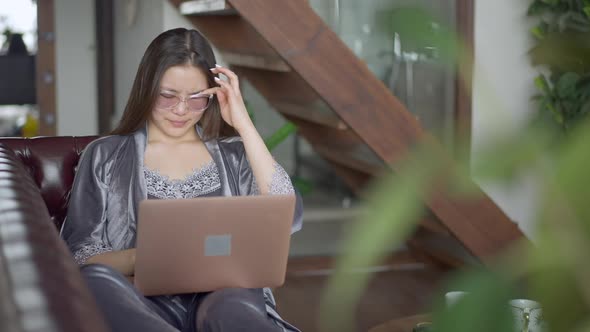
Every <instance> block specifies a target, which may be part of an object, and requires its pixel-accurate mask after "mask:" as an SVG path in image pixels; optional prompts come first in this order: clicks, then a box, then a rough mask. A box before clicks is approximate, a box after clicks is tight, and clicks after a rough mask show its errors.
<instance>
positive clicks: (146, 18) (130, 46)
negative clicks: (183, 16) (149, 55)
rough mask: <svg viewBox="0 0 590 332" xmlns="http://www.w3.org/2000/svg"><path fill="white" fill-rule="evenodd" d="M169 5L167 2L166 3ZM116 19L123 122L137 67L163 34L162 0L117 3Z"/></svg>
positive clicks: (118, 87)
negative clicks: (149, 48)
mask: <svg viewBox="0 0 590 332" xmlns="http://www.w3.org/2000/svg"><path fill="white" fill-rule="evenodd" d="M166 2H167V1H166ZM114 5H115V7H114V16H115V17H114V19H115V27H114V33H115V61H114V62H115V116H114V117H113V126H114V125H116V124H117V123H118V122H119V119H120V117H121V115H122V114H123V110H124V109H125V104H126V103H127V99H128V98H129V92H130V91H131V86H132V85H133V80H134V79H135V74H136V73H137V67H138V66H139V63H140V61H141V57H142V56H143V53H144V52H145V50H146V49H147V47H148V45H149V43H150V42H151V41H152V40H153V39H154V38H155V37H156V36H157V35H158V34H160V33H161V32H162V31H164V30H163V24H164V23H163V22H164V18H163V8H162V0H117V1H115V2H114Z"/></svg>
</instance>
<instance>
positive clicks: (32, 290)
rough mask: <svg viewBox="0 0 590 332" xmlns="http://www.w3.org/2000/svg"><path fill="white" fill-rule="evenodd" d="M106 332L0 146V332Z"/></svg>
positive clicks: (25, 179) (26, 183)
mask: <svg viewBox="0 0 590 332" xmlns="http://www.w3.org/2000/svg"><path fill="white" fill-rule="evenodd" d="M107 330H108V329H107V327H106V324H105V321H104V318H103V317H102V315H101V314H100V312H99V310H98V307H97V305H96V303H95V301H94V299H93V298H92V295H91V293H90V291H89V289H88V288H87V286H86V283H85V282H84V280H83V279H82V276H81V274H80V272H79V269H78V266H77V265H76V264H75V262H74V260H73V258H72V256H71V254H70V253H69V251H68V249H67V247H66V245H65V243H64V242H63V241H62V240H61V239H60V238H59V234H58V232H57V230H56V228H55V225H54V224H53V223H52V222H51V220H50V217H49V213H48V210H47V207H46V205H45V203H44V201H43V199H42V197H41V194H40V192H39V188H38V187H37V186H36V185H35V183H34V181H33V179H32V178H31V176H30V174H29V173H28V172H27V171H26V170H25V168H24V166H23V165H22V163H21V162H20V161H19V160H18V158H17V157H16V155H15V153H14V152H13V151H12V150H11V149H10V148H8V147H7V146H5V145H3V144H0V331H19V332H20V331H67V332H70V331H71V332H74V331H76V332H78V331H93V332H106V331H107Z"/></svg>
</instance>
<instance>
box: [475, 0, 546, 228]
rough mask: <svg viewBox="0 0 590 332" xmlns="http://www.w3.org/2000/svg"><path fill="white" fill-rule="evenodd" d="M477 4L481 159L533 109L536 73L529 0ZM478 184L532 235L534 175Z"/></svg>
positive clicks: (477, 125) (487, 0) (477, 146)
mask: <svg viewBox="0 0 590 332" xmlns="http://www.w3.org/2000/svg"><path fill="white" fill-rule="evenodd" d="M475 4H476V8H475V55H476V65H475V79H474V86H473V131H472V152H473V158H474V160H477V158H478V153H479V152H481V151H482V150H483V148H484V147H485V146H486V145H487V144H491V143H493V142H494V141H495V140H496V139H498V138H502V137H504V136H505V135H510V134H513V133H516V132H518V130H520V129H521V128H522V127H523V126H524V125H525V124H526V122H527V119H528V117H529V116H530V115H531V113H532V112H534V106H533V104H532V103H531V102H530V98H531V96H532V95H534V85H533V79H534V77H535V76H536V71H535V70H534V69H533V68H532V67H531V65H530V62H529V58H528V56H527V51H528V50H529V48H530V47H531V46H532V40H531V38H530V36H529V32H528V31H529V29H530V26H531V23H530V22H529V21H528V19H527V17H526V9H527V5H528V2H527V1H514V0H480V1H476V3H475ZM476 181H478V180H477V179H476ZM478 182H479V183H480V185H481V187H482V189H483V190H484V191H485V192H486V193H487V194H488V195H489V196H490V197H491V198H492V199H493V200H494V201H495V202H496V203H497V204H498V205H499V206H500V207H501V208H502V209H503V210H504V211H505V212H506V213H507V215H508V216H509V217H510V218H511V219H512V220H514V221H515V222H517V223H518V225H519V226H520V228H521V229H522V230H523V231H524V232H525V234H527V235H528V236H529V238H534V233H535V223H534V218H535V215H534V211H535V209H536V207H535V206H536V196H535V192H536V185H535V178H534V176H533V175H532V174H524V175H522V176H521V177H520V178H519V179H517V180H515V181H511V182H510V184H503V183H494V182H483V181H478Z"/></svg>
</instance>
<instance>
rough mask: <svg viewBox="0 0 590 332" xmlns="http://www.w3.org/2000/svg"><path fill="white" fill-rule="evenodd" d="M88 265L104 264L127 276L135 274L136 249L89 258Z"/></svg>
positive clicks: (109, 252)
mask: <svg viewBox="0 0 590 332" xmlns="http://www.w3.org/2000/svg"><path fill="white" fill-rule="evenodd" d="M86 264H104V265H108V266H110V267H112V268H114V269H115V270H117V271H119V272H121V273H122V274H124V275H126V276H133V275H134V274H135V249H126V250H119V251H107V252H104V253H102V254H99V255H96V256H92V257H90V258H88V260H87V261H86Z"/></svg>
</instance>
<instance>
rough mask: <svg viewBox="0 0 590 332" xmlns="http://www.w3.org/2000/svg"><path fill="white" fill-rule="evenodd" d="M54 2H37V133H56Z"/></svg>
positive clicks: (53, 134)
mask: <svg viewBox="0 0 590 332" xmlns="http://www.w3.org/2000/svg"><path fill="white" fill-rule="evenodd" d="M54 20H55V4H54V1H53V0H43V1H38V2H37V74H36V75H37V105H38V106H39V135H41V136H55V135H57V112H56V107H57V106H56V98H55V81H56V77H55V24H54Z"/></svg>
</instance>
